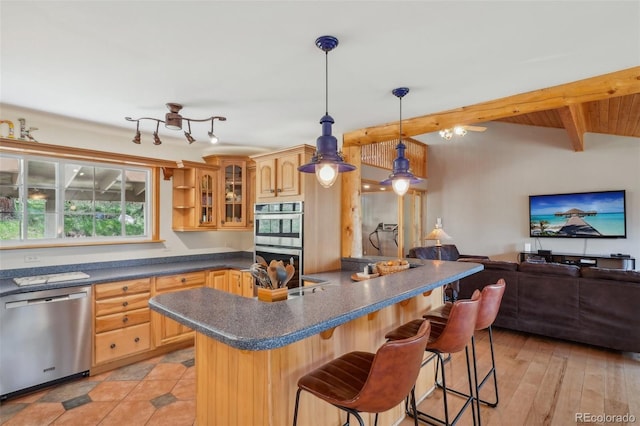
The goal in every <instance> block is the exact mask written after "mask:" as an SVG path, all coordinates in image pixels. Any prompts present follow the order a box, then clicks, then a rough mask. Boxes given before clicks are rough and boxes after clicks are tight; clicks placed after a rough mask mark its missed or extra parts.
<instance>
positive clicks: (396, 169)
mask: <svg viewBox="0 0 640 426" xmlns="http://www.w3.org/2000/svg"><path fill="white" fill-rule="evenodd" d="M391 93H393V95H394V96H396V97H397V98H398V99H400V135H399V137H398V145H397V146H396V151H398V157H396V159H395V160H393V171H392V172H391V174H390V175H389V178H388V179H385V180H383V181H382V182H380V185H391V186H392V187H393V192H395V193H396V194H398V195H399V196H403V195H404V194H406V193H407V191H408V190H409V186H410V185H411V184H415V183H420V182H422V179H420V178H418V177H415V176H414V175H413V173H411V170H410V169H409V160H408V159H407V158H406V157H405V156H404V150H405V149H406V148H407V147H406V145H405V144H404V143H402V98H403V97H404V96H405V95H406V94H407V93H409V88H407V87H399V88H397V89H393V91H392V92H391Z"/></svg>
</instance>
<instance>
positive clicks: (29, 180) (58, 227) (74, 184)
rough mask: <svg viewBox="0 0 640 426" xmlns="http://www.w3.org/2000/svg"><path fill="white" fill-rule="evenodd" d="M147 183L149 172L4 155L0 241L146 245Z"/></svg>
mask: <svg viewBox="0 0 640 426" xmlns="http://www.w3.org/2000/svg"><path fill="white" fill-rule="evenodd" d="M152 182H153V179H152V168H151V167H142V166H141V167H137V166H130V165H120V164H109V163H98V162H91V161H84V160H83V161H78V160H75V159H72V160H68V159H57V158H48V157H38V156H29V155H12V154H9V155H4V154H3V156H2V157H1V158H0V242H1V243H2V245H3V246H7V245H10V246H18V247H19V246H23V245H24V246H30V245H33V244H61V243H62V244H66V243H73V242H96V243H100V242H114V243H116V242H127V241H135V240H145V241H148V240H150V239H151V238H152V236H151V234H152V225H151V224H152V219H153V218H152V217H151V216H152V214H151V208H150V206H151V196H150V195H149V194H152V193H153V191H152V188H151V185H152Z"/></svg>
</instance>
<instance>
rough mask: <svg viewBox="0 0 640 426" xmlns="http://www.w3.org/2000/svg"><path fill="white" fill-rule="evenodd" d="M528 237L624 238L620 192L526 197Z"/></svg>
mask: <svg viewBox="0 0 640 426" xmlns="http://www.w3.org/2000/svg"><path fill="white" fill-rule="evenodd" d="M529 207H530V212H529V213H530V215H529V217H530V222H531V223H530V229H531V236H532V237H624V236H625V211H624V192H622V191H615V192H589V193H579V194H554V195H534V196H531V197H529Z"/></svg>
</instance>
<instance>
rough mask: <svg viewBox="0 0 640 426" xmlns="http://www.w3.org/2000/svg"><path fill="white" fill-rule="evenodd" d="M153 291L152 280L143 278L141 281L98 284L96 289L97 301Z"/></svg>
mask: <svg viewBox="0 0 640 426" xmlns="http://www.w3.org/2000/svg"><path fill="white" fill-rule="evenodd" d="M149 291H151V280H150V279H149V278H141V279H139V280H128V281H119V282H115V283H108V284H98V285H96V286H95V287H94V292H95V295H96V299H104V298H105V297H114V296H126V295H127V294H134V293H147V292H149Z"/></svg>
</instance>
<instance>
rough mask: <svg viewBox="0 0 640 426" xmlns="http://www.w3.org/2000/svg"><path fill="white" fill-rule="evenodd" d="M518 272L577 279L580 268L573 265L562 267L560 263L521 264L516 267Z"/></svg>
mask: <svg viewBox="0 0 640 426" xmlns="http://www.w3.org/2000/svg"><path fill="white" fill-rule="evenodd" d="M518 270H519V271H520V272H526V273H529V274H543V275H560V276H567V277H579V276H580V267H579V266H575V265H563V264H560V263H530V262H522V263H521V264H520V265H518Z"/></svg>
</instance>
